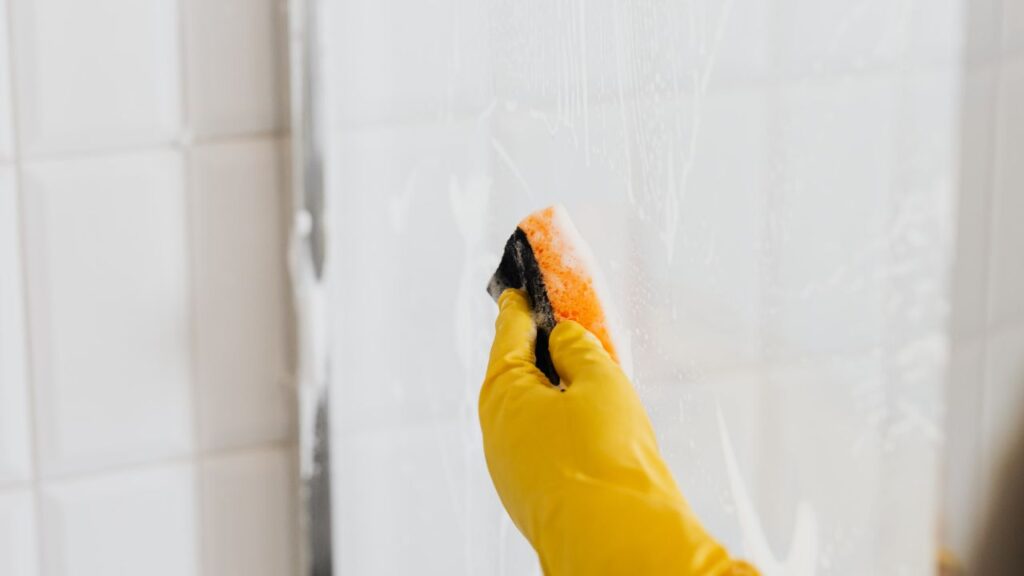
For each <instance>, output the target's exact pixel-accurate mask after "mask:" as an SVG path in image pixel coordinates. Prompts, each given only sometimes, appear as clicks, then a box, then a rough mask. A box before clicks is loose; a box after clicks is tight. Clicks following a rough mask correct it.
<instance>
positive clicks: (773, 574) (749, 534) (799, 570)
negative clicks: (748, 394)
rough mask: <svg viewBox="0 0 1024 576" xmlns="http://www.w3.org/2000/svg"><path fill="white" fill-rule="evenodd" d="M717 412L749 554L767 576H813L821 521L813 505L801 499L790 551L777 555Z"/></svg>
mask: <svg viewBox="0 0 1024 576" xmlns="http://www.w3.org/2000/svg"><path fill="white" fill-rule="evenodd" d="M715 415H716V417H717V419H718V433H719V434H720V435H721V437H722V456H723V457H724V459H725V468H726V472H727V474H728V476H729V489H730V491H731V492H732V498H733V501H734V502H735V504H736V515H737V519H738V520H739V523H740V532H741V533H742V535H743V547H744V549H745V552H746V554H747V557H748V558H749V560H750V561H751V562H753V564H754V565H755V566H757V567H758V568H759V569H760V570H761V573H762V574H764V576H813V575H814V573H815V569H816V568H817V558H818V521H817V516H816V515H815V513H814V508H812V507H811V505H810V504H809V503H808V502H806V501H801V502H800V504H798V505H797V510H796V522H795V523H794V526H793V536H792V538H791V539H790V541H789V553H788V554H786V557H785V559H783V560H779V559H778V558H776V557H775V555H774V554H773V553H772V550H771V546H770V545H769V544H768V538H767V537H765V534H764V528H763V527H762V526H761V518H760V516H759V515H758V514H757V510H756V509H755V508H754V503H753V501H752V500H751V499H750V494H749V493H748V491H747V487H746V484H745V483H744V482H743V477H742V475H740V470H739V465H738V464H737V461H736V453H735V452H734V451H733V447H732V440H731V438H730V436H729V429H728V428H727V427H726V426H725V419H724V418H723V417H722V407H721V406H716V407H715Z"/></svg>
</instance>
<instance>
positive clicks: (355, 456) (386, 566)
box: [331, 422, 515, 574]
mask: <svg viewBox="0 0 1024 576" xmlns="http://www.w3.org/2000/svg"><path fill="white" fill-rule="evenodd" d="M460 434H464V432H463V431H462V430H460V427H459V425H458V423H453V422H431V423H427V424H416V425H411V426H405V427H391V426H381V427H375V428H367V429H364V430H361V431H358V432H353V433H352V434H346V435H345V436H340V435H339V434H337V433H333V434H332V439H331V442H332V447H331V448H332V451H333V453H334V454H337V455H339V456H340V457H341V458H343V459H347V460H348V461H350V462H360V465H359V466H356V467H350V469H349V473H348V474H335V475H333V476H332V480H333V482H332V492H331V497H332V499H333V500H334V505H333V509H334V510H335V511H336V512H335V515H334V517H333V522H334V525H333V531H334V541H335V549H337V550H340V549H341V548H340V547H347V549H348V551H349V552H348V553H347V554H339V555H338V556H337V557H336V564H335V570H337V571H338V573H339V574H407V573H409V572H410V570H414V571H416V572H419V573H422V574H458V573H469V574H478V573H480V571H474V570H472V569H471V568H470V567H467V556H469V555H470V554H472V552H468V551H465V550H464V549H463V548H464V546H465V542H466V539H467V538H470V537H473V536H470V535H471V534H472V535H474V536H478V535H480V537H479V541H480V545H481V546H485V545H487V544H488V543H489V542H490V540H489V539H487V538H486V537H484V536H482V534H486V531H487V530H489V529H493V528H494V527H496V526H495V523H496V521H497V520H498V518H500V517H492V518H491V523H483V522H473V523H471V522H470V521H469V520H470V511H469V510H468V509H467V507H468V506H471V505H473V504H474V503H475V502H474V501H473V500H470V499H469V498H468V497H467V494H468V492H469V491H471V490H473V489H474V488H475V486H477V485H478V484H476V483H477V482H487V479H486V476H484V475H483V473H484V472H485V470H486V468H484V467H483V463H482V462H481V463H479V464H478V466H479V467H476V466H474V467H468V466H467V465H466V464H465V462H466V461H465V460H464V459H463V458H464V457H463V453H464V451H465V450H467V448H472V449H473V450H481V448H480V445H479V444H475V445H474V444H468V445H467V444H464V443H463V442H460ZM334 462H338V460H335V461H334ZM342 510H347V511H348V512H347V513H346V514H342V513H341V511H342ZM512 529H513V530H514V529H515V528H512ZM474 539H475V538H474ZM414 567H415V568H414Z"/></svg>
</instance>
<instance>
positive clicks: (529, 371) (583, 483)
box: [479, 290, 757, 576]
mask: <svg viewBox="0 0 1024 576" xmlns="http://www.w3.org/2000/svg"><path fill="white" fill-rule="evenodd" d="M498 305H499V308H500V312H499V314H498V320H497V322H496V324H495V327H496V332H497V333H496V335H495V338H494V345H493V347H492V348H491V359H490V364H489V366H488V368H487V376H486V379H485V380H484V384H483V388H482V389H481V391H480V407H479V408H480V425H481V428H482V429H483V439H484V452H485V455H486V457H487V467H488V469H489V470H490V473H491V478H492V479H493V480H494V486H495V488H497V490H498V495H499V496H500V497H501V501H502V503H503V504H504V505H505V509H506V510H507V511H508V513H509V516H511V517H512V521H513V522H515V524H516V526H517V527H519V530H520V531H521V532H522V533H523V535H525V536H526V538H527V539H528V540H529V541H530V543H531V544H532V545H533V547H534V549H535V550H536V551H537V554H538V555H539V556H540V562H541V566H542V567H543V569H544V573H545V574H546V575H548V576H572V575H586V576H600V575H608V574H624V575H625V574H628V575H646V574H656V575H662V574H665V575H674V576H686V575H698V574H699V575H702V576H703V575H715V576H722V575H735V576H739V575H744V576H745V575H754V574H757V571H756V570H755V569H754V568H752V567H751V566H750V565H749V564H747V563H745V562H742V561H735V560H733V559H732V558H731V557H730V556H729V554H728V553H727V552H726V550H725V549H724V548H723V547H722V546H721V545H719V544H718V543H717V542H716V541H715V540H714V539H712V538H711V537H710V536H708V535H707V533H705V532H704V529H703V528H702V527H701V525H700V523H699V521H698V520H697V518H696V517H695V516H694V515H693V513H692V512H691V511H690V509H689V506H687V504H686V502H685V500H683V497H682V495H681V494H680V492H679V488H678V487H677V486H676V483H675V481H674V480H673V479H672V474H671V472H669V470H668V467H667V466H666V465H665V462H664V461H663V460H662V458H661V454H660V453H659V452H658V446H657V444H656V442H655V439H654V430H653V429H652V428H651V423H650V421H649V420H648V418H647V413H646V412H645V411H644V407H643V405H642V404H641V402H640V398H639V397H638V396H637V394H636V391H635V390H634V389H633V386H632V384H630V382H629V380H628V379H627V378H626V375H625V374H624V373H623V372H622V369H621V368H620V367H619V365H618V364H616V363H615V362H614V361H613V360H612V359H611V357H610V356H609V355H608V353H607V352H606V351H605V350H604V348H603V347H602V346H601V344H600V342H599V341H598V340H597V338H596V337H595V336H594V335H592V334H591V333H590V332H588V331H587V330H586V329H584V328H583V327H582V326H580V325H579V324H577V323H576V322H571V321H566V322H560V323H559V324H558V325H557V326H556V327H555V329H554V330H553V331H552V332H551V339H550V345H549V348H550V350H551V357H552V360H553V361H554V365H555V369H556V370H557V371H558V374H559V376H560V377H561V379H562V384H563V385H564V386H565V388H566V389H565V391H564V392H562V391H560V390H559V389H558V388H556V387H553V386H552V385H551V383H550V382H549V381H548V379H547V378H546V377H545V376H544V375H543V374H542V373H541V372H540V370H538V369H537V367H536V366H535V365H534V342H535V340H536V336H537V328H536V325H535V324H534V321H533V318H532V316H531V314H530V308H529V304H528V303H527V300H526V296H525V295H524V294H523V293H522V292H519V291H516V290H506V291H505V292H504V293H503V294H502V295H501V298H500V299H499V301H498Z"/></svg>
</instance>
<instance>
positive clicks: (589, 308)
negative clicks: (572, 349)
mask: <svg viewBox="0 0 1024 576" xmlns="http://www.w3.org/2000/svg"><path fill="white" fill-rule="evenodd" d="M506 288H519V289H522V290H525V291H526V293H527V296H528V297H529V300H530V304H531V306H532V308H533V313H534V319H535V320H536V322H537V367H538V368H540V369H541V371H542V372H544V373H545V374H546V375H547V376H548V378H549V379H550V380H551V381H552V383H555V384H557V383H558V374H557V373H556V372H555V370H554V366H553V365H552V363H551V359H550V355H549V353H548V350H547V342H548V336H549V335H550V332H551V330H552V329H553V328H554V327H555V324H556V323H557V322H560V321H562V320H574V321H576V322H579V323H580V324H581V325H582V326H583V327H584V328H586V329H587V330H589V331H590V332H591V333H593V334H594V335H595V336H596V337H597V338H598V340H600V341H601V344H602V345H603V346H604V348H605V350H607V351H608V354H609V355H611V357H612V358H613V359H615V360H616V361H617V362H618V361H619V356H618V350H617V349H616V346H615V342H614V340H613V338H612V330H611V329H610V322H609V319H608V316H607V314H606V312H605V308H604V306H603V304H602V300H601V296H602V295H603V294H605V290H604V289H603V283H602V282H601V280H600V278H599V275H598V273H597V268H596V267H595V266H594V265H593V257H592V256H591V254H590V250H589V248H588V246H587V245H586V243H585V242H584V241H583V239H582V237H581V236H580V235H579V232H577V230H576V227H575V226H574V225H573V223H572V221H571V220H570V219H569V215H568V213H567V212H566V211H565V209H564V208H562V207H561V206H551V207H548V208H545V209H543V210H539V211H537V212H534V213H533V214H530V215H529V216H527V217H526V218H524V219H523V220H522V221H521V222H520V223H519V226H518V228H516V231H515V232H514V233H513V234H512V236H511V237H510V238H509V240H508V242H507V243H506V244H505V253H504V255H503V257H502V260H501V263H500V264H499V266H498V270H497V271H495V273H494V275H493V276H492V277H491V281H490V284H489V285H488V288H487V291H488V292H489V293H490V294H491V296H492V297H493V298H494V299H495V300H497V298H498V296H500V295H501V293H502V291H504V290H505V289H506Z"/></svg>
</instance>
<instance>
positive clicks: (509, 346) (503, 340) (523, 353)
mask: <svg viewBox="0 0 1024 576" xmlns="http://www.w3.org/2000/svg"><path fill="white" fill-rule="evenodd" d="M536 343H537V324H536V323H535V322H534V321H533V315H532V314H531V312H530V304H529V302H527V300H526V294H525V293H523V292H522V291H521V290H513V289H508V290H505V291H504V292H502V294H501V297H500V298H498V319H497V320H495V322H494V344H492V345H491V359H490V363H489V364H488V367H487V377H488V380H490V379H493V378H495V377H497V376H499V375H501V374H503V373H506V372H509V371H511V370H515V369H517V368H523V367H526V366H533V364H534V362H535V361H536V352H535V347H536Z"/></svg>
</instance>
